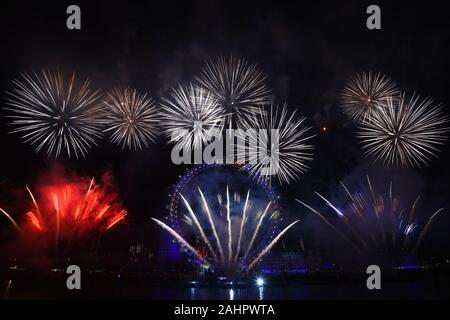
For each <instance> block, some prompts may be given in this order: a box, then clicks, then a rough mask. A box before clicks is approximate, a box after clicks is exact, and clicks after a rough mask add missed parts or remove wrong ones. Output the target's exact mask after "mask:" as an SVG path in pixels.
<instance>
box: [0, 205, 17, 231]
mask: <svg viewBox="0 0 450 320" xmlns="http://www.w3.org/2000/svg"><path fill="white" fill-rule="evenodd" d="M0 211H1V212H2V213H3V214H4V215H5V217H6V218H8V220H9V221H10V222H11V223H12V225H13V226H14V228H16V230H17V231H19V232H20V233H22V229H21V228H20V227H19V225H18V224H17V222H16V220H14V219H13V218H12V217H11V216H10V215H9V213H8V212H6V211H5V210H3V209H2V208H0Z"/></svg>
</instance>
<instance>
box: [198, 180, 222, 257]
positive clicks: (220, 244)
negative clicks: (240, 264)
mask: <svg viewBox="0 0 450 320" xmlns="http://www.w3.org/2000/svg"><path fill="white" fill-rule="evenodd" d="M198 191H199V193H200V196H201V197H202V202H203V208H204V210H205V211H206V214H207V215H208V221H209V223H210V225H211V229H212V231H213V233H214V238H215V239H216V241H217V247H218V248H219V252H220V256H221V257H222V261H223V262H225V254H224V253H223V248H222V243H221V242H220V238H219V235H218V234H217V229H216V225H215V223H214V220H213V218H212V214H211V210H210V209H209V206H208V202H207V201H206V198H205V196H204V195H203V192H202V190H200V188H198Z"/></svg>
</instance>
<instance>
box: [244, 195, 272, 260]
mask: <svg viewBox="0 0 450 320" xmlns="http://www.w3.org/2000/svg"><path fill="white" fill-rule="evenodd" d="M270 205H271V202H269V203H268V204H267V206H266V209H264V212H263V214H261V216H260V217H259V220H258V224H257V225H256V228H255V231H253V235H252V238H251V239H250V243H249V244H248V247H247V250H246V251H245V255H248V253H249V252H250V249H251V248H252V246H253V243H254V242H255V239H256V236H257V235H258V232H259V229H260V228H261V225H262V223H263V221H264V218H265V217H266V214H267V211H268V210H269V208H270Z"/></svg>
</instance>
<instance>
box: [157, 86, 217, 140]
mask: <svg viewBox="0 0 450 320" xmlns="http://www.w3.org/2000/svg"><path fill="white" fill-rule="evenodd" d="M162 109H163V119H164V127H165V129H166V133H167V135H168V136H169V139H170V140H169V141H170V142H172V143H176V147H178V148H188V149H200V148H201V147H202V146H203V145H204V144H206V143H208V142H210V141H211V140H212V139H213V138H217V137H220V136H221V134H222V129H223V120H224V112H223V108H221V107H220V106H219V105H218V103H217V100H216V99H215V98H214V97H213V95H212V94H211V93H210V92H208V91H207V90H205V89H202V88H200V87H195V86H193V85H189V86H182V85H180V86H178V88H176V89H173V90H172V92H171V94H170V97H169V98H164V99H163V104H162Z"/></svg>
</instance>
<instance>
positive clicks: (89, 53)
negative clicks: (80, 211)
mask: <svg viewBox="0 0 450 320" xmlns="http://www.w3.org/2000/svg"><path fill="white" fill-rule="evenodd" d="M372 2H373V1H371V2H366V1H345V2H344V1H341V2H337V1H326V2H321V1H314V2H312V1H310V2H308V3H306V2H305V3H303V2H300V1H295V2H294V1H292V2H282V1H271V2H265V1H223V2H221V3H219V2H213V1H206V0H205V1H193V2H190V1H171V0H166V1H159V2H157V3H156V2H155V1H139V2H137V1H136V2H135V3H130V2H128V1H127V2H126V1H122V2H117V3H112V2H111V1H97V2H96V3H95V4H94V3H91V2H80V1H76V2H73V1H70V2H67V1H58V2H57V3H51V4H50V2H44V1H39V2H34V3H32V4H31V3H30V4H23V3H19V2H17V1H14V2H13V1H2V2H1V5H0V6H1V8H0V30H1V44H2V45H1V50H0V56H1V59H0V68H1V76H0V91H1V92H2V93H3V92H4V91H6V90H8V89H9V88H10V87H11V81H12V79H13V78H15V77H17V76H18V75H19V73H20V72H30V71H33V70H39V69H41V68H42V67H44V68H45V67H48V68H50V69H56V68H60V69H62V70H64V71H65V72H66V73H69V72H72V71H76V73H77V77H78V79H79V80H81V79H84V78H87V77H88V78H89V79H91V81H92V84H93V87H94V88H98V89H102V90H108V89H110V88H112V87H115V86H131V87H134V88H136V89H138V90H139V91H141V92H148V93H149V94H150V96H152V97H154V98H155V99H157V101H160V99H161V97H163V96H164V95H166V94H167V93H168V91H169V90H170V88H172V87H173V86H175V85H176V84H177V83H183V84H184V83H188V82H189V81H190V80H191V79H192V77H193V76H195V75H196V74H198V72H199V70H200V68H201V67H202V66H203V64H204V62H205V60H207V59H208V58H210V57H216V56H217V55H219V54H224V55H229V54H236V55H238V56H242V57H245V58H246V59H247V60H249V61H251V62H254V63H257V64H258V65H259V67H260V68H261V69H262V70H263V71H264V73H265V74H266V75H267V76H268V85H269V87H270V88H271V90H272V92H273V93H274V95H275V96H276V98H277V101H281V102H283V101H286V102H287V104H288V105H289V107H290V108H292V109H294V108H295V109H298V112H299V113H300V114H302V115H304V116H307V117H308V124H309V125H311V126H312V127H313V131H314V133H316V134H317V137H316V138H315V139H314V140H313V142H314V144H315V146H316V149H315V151H314V154H315V156H314V158H315V160H314V161H313V162H312V163H311V167H310V170H309V171H308V172H307V173H306V174H304V175H303V176H301V178H300V179H299V180H298V181H296V182H294V183H292V184H291V185H289V186H286V185H283V186H278V187H277V190H278V192H279V194H280V196H281V200H280V203H281V205H282V208H283V214H284V215H285V216H286V217H287V219H294V218H301V219H302V222H301V225H299V226H296V227H295V229H293V230H292V231H291V232H290V233H289V235H288V236H287V237H286V240H285V241H286V242H287V243H289V242H290V241H291V242H292V243H296V241H297V240H298V238H299V237H300V236H301V237H305V238H306V239H309V240H307V241H308V245H311V246H314V244H315V241H320V240H319V239H318V238H319V237H318V236H317V235H315V234H316V232H314V228H316V227H317V225H318V224H320V222H318V221H317V218H316V217H312V216H311V215H310V213H308V212H306V210H305V209H304V208H302V207H300V206H299V205H298V204H297V203H296V202H295V201H294V199H295V198H299V199H302V200H303V201H305V202H308V203H311V204H315V205H321V204H320V201H318V200H317V199H316V197H315V196H314V191H319V192H321V193H323V194H326V195H330V196H333V195H336V194H337V193H338V191H337V190H338V188H339V181H340V180H344V181H346V182H348V183H349V184H350V185H352V184H353V185H357V184H358V183H359V181H360V180H361V179H363V178H364V176H365V174H370V175H371V176H373V177H374V179H375V180H376V181H379V182H380V184H381V185H385V184H386V183H388V182H389V180H390V179H393V181H394V185H395V186H396V188H397V190H398V191H399V193H400V194H401V195H403V199H404V200H405V202H406V204H409V203H411V201H413V200H414V198H415V197H416V195H417V194H422V195H423V197H422V199H423V200H422V204H423V206H422V210H421V214H423V215H424V216H425V217H426V216H428V215H430V214H431V213H432V212H434V211H435V210H436V209H438V208H440V207H445V208H446V210H445V211H446V212H445V213H444V214H443V215H441V216H439V218H438V219H439V220H436V221H439V222H438V223H435V225H433V227H432V230H431V232H430V234H429V237H428V238H427V239H426V242H425V246H426V248H428V249H429V250H430V252H433V253H436V254H438V255H445V254H447V253H448V251H449V249H450V240H449V236H448V228H449V226H450V215H449V210H450V201H449V193H448V190H449V188H450V179H449V178H450V169H449V166H448V163H449V161H450V145H449V144H448V143H447V144H446V145H445V146H443V147H442V152H441V153H440V154H439V158H434V159H433V160H432V162H431V164H430V166H429V167H426V168H422V169H402V168H390V169H389V168H385V167H383V166H381V165H377V164H373V163H372V161H371V159H367V158H366V157H365V156H364V155H363V153H362V151H361V146H360V145H359V144H358V141H357V140H356V138H355V133H356V127H355V125H354V124H353V123H352V122H351V121H349V120H348V119H347V118H346V117H345V116H344V115H343V114H342V112H341V109H340V106H339V94H340V91H341V90H342V88H343V86H344V85H345V82H346V81H347V80H348V79H349V78H350V77H351V76H352V75H353V74H355V73H358V72H362V71H370V70H372V71H376V72H378V71H379V72H382V73H385V74H387V75H389V76H390V77H391V78H392V79H393V80H394V81H395V82H396V83H397V84H398V86H399V87H400V88H401V89H402V90H404V91H406V93H408V94H412V93H414V92H417V93H419V94H421V95H423V96H430V97H433V98H434V100H435V101H436V102H442V103H444V104H446V105H447V106H446V107H445V112H446V113H447V114H449V113H450V110H448V109H449V108H448V105H450V93H449V92H450V91H449V90H448V83H450V65H449V62H448V60H449V59H448V57H450V47H449V46H450V37H449V36H450V20H449V19H448V11H447V10H446V7H445V6H444V4H443V3H442V4H441V3H433V4H432V5H430V4H429V3H426V6H425V2H423V1H421V2H417V3H413V1H395V4H394V3H391V2H387V3H382V2H380V1H377V2H376V4H378V5H380V7H381V11H382V29H381V30H376V31H370V30H368V29H367V28H366V18H367V14H366V13H365V11H366V8H367V6H368V5H370V4H372ZM73 3H76V4H78V5H79V6H80V7H81V10H82V29H81V30H79V31H69V30H67V29H66V26H65V25H66V18H67V15H66V13H65V11H66V8H67V6H68V5H70V4H73ZM2 95H3V94H2ZM1 101H2V102H1V104H2V105H4V100H3V97H2V100H1ZM5 114H6V112H5V110H0V115H1V116H0V145H1V150H2V152H1V155H0V159H1V166H0V206H1V207H6V208H9V209H11V210H13V211H14V208H15V204H14V203H15V201H18V199H20V198H19V197H18V192H19V191H18V190H22V191H23V187H24V186H25V185H28V186H31V187H33V185H34V184H36V183H37V182H38V181H40V180H41V179H43V175H45V174H46V173H48V172H49V171H50V170H51V168H53V167H54V165H55V161H53V160H51V159H49V158H48V157H47V155H46V154H45V153H39V154H36V153H35V152H34V149H33V147H31V146H29V145H25V144H22V143H21V139H20V137H19V136H18V135H11V134H8V132H9V131H10V130H11V127H9V126H8V124H7V122H8V120H7V119H5ZM322 127H326V128H327V130H326V132H322V131H321V128H322ZM170 150H171V148H170V146H168V145H166V139H165V137H164V136H163V135H160V137H159V140H158V142H157V143H156V144H151V145H150V147H149V148H148V150H145V151H128V150H123V151H122V150H121V149H120V148H119V147H116V146H115V145H114V144H110V143H107V140H106V139H105V140H103V141H101V142H100V143H99V147H97V148H94V149H93V150H92V151H91V152H90V153H89V154H88V155H87V157H86V158H85V159H80V160H75V159H72V160H69V159H64V158H60V159H58V161H57V162H58V164H59V165H62V166H63V167H64V168H65V169H66V170H67V171H68V172H70V173H71V174H78V175H82V176H97V177H98V176H100V175H101V174H102V173H103V172H105V171H106V170H110V171H111V173H112V174H113V177H114V179H115V182H116V185H117V188H118V192H119V194H120V196H121V199H122V201H123V204H124V206H125V207H126V208H127V209H128V210H129V215H128V217H127V218H128V221H129V225H128V227H127V228H128V230H129V231H128V233H129V235H130V237H131V238H132V237H134V236H136V237H140V238H142V239H144V241H146V242H147V243H152V242H157V241H158V238H159V236H158V235H159V230H158V227H157V226H156V225H151V224H150V223H149V217H150V216H155V217H158V218H163V217H164V216H165V215H166V214H167V211H166V209H165V206H166V205H167V202H168V193H169V192H170V191H171V188H172V185H173V184H174V183H176V181H177V179H178V176H179V175H180V174H183V173H184V172H185V171H186V169H187V168H190V166H185V165H182V166H175V165H173V164H172V163H171V160H170ZM22 191H20V192H22ZM322 205H323V204H322ZM19 213H20V212H18V213H17V214H19ZM0 227H1V230H2V232H4V231H5V229H8V228H9V225H8V223H7V221H5V219H0ZM322 230H324V229H322ZM0 240H1V239H0ZM129 241H132V240H129Z"/></svg>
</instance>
